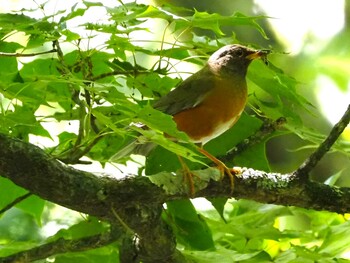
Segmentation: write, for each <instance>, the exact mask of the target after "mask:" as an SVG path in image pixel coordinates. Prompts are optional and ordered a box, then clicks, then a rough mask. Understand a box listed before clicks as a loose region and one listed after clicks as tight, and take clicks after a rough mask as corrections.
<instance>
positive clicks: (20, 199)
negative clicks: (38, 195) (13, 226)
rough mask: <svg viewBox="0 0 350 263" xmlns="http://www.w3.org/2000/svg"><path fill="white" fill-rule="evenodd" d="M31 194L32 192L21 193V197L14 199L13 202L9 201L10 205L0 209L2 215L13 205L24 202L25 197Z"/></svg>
mask: <svg viewBox="0 0 350 263" xmlns="http://www.w3.org/2000/svg"><path fill="white" fill-rule="evenodd" d="M31 195H32V193H26V194H24V195H21V196H20V197H17V198H16V199H15V200H13V201H12V202H11V203H9V204H8V205H6V206H5V207H4V208H2V209H1V210H0V215H2V214H3V213H5V212H6V211H7V210H10V209H11V208H12V207H14V206H15V205H17V204H18V203H20V202H22V201H23V200H24V199H27V198H28V197H29V196H31Z"/></svg>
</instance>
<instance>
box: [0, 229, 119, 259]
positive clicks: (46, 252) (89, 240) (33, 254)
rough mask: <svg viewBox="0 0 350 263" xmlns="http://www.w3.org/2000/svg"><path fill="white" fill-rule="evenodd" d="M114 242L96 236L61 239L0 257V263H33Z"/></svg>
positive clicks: (109, 237) (108, 236)
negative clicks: (33, 262)
mask: <svg viewBox="0 0 350 263" xmlns="http://www.w3.org/2000/svg"><path fill="white" fill-rule="evenodd" d="M114 241H115V239H114V238H112V237H111V236H110V235H96V236H90V237H84V238H80V239H75V240H66V239H64V238H59V239H58V240H56V241H53V242H50V243H47V244H44V245H41V246H38V247H35V248H32V249H29V250H26V251H22V252H19V253H17V254H14V255H11V256H7V257H0V262H2V263H16V262H32V261H36V260H40V259H45V258H47V257H49V256H52V255H56V254H60V253H67V252H79V251H86V250H89V249H95V248H99V247H103V246H106V245H109V244H111V243H112V242H114Z"/></svg>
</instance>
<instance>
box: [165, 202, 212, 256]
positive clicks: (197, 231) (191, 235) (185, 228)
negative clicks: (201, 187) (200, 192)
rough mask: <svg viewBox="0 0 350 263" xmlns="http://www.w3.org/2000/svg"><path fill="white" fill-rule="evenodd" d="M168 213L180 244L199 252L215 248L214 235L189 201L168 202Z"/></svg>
mask: <svg viewBox="0 0 350 263" xmlns="http://www.w3.org/2000/svg"><path fill="white" fill-rule="evenodd" d="M167 211H168V213H169V215H171V217H172V219H171V220H173V223H174V224H175V229H174V231H175V232H176V235H177V240H178V242H180V243H183V244H184V245H185V246H188V247H189V248H192V249H198V250H208V249H213V248H214V242H213V239H212V234H211V231H210V229H209V228H208V225H207V224H206V222H205V218H203V217H202V216H201V215H199V214H197V212H196V210H195V208H194V206H193V204H192V203H191V202H190V201H189V200H179V201H172V202H168V203H167Z"/></svg>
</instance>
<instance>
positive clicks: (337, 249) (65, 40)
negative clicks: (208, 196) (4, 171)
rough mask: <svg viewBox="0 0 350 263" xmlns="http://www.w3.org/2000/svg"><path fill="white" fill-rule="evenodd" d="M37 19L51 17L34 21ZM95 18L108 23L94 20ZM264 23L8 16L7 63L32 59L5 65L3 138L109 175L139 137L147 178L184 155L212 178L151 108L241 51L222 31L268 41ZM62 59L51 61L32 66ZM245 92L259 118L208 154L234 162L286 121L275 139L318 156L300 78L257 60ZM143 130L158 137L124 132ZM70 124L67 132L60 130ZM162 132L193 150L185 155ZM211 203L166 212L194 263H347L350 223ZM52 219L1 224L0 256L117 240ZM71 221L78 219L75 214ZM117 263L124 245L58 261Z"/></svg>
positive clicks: (92, 222)
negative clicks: (249, 143) (264, 129)
mask: <svg viewBox="0 0 350 263" xmlns="http://www.w3.org/2000/svg"><path fill="white" fill-rule="evenodd" d="M38 10H39V11H42V12H43V14H44V15H42V16H41V17H40V18H34V16H33V13H34V12H35V11H38ZM97 11H98V12H104V14H105V15H103V16H101V19H100V20H97V21H91V20H89V17H91V14H93V13H94V12H97ZM264 19H267V18H265V17H262V16H259V17H249V16H245V15H243V14H241V13H239V12H237V13H234V14H232V15H231V16H223V15H220V14H216V13H215V14H211V13H207V12H200V11H193V10H188V9H185V8H181V7H175V6H171V5H164V6H162V7H157V6H152V5H144V4H138V3H135V2H128V3H122V2H120V3H119V4H116V5H115V6H110V7H106V6H103V4H102V3H100V2H88V1H81V2H79V4H78V3H75V4H73V5H72V6H71V7H70V8H67V9H66V10H56V11H55V12H54V13H52V11H51V10H49V12H48V10H46V7H45V4H43V5H40V6H38V7H37V10H21V11H20V12H17V13H11V14H0V29H1V30H0V37H1V42H0V51H1V52H6V53H16V52H17V53H21V54H33V56H30V57H29V58H25V57H21V55H18V56H0V132H1V133H4V134H9V135H11V136H13V137H17V138H20V139H22V140H25V141H36V140H39V139H38V137H45V138H48V139H49V141H50V145H49V146H46V147H44V148H45V150H46V151H47V152H48V153H50V154H51V155H52V156H53V157H54V158H57V159H59V160H61V161H63V162H65V163H68V164H78V163H81V162H84V161H85V160H86V159H84V158H83V157H88V158H89V161H90V160H91V161H94V162H99V163H100V164H101V165H102V166H106V165H107V164H108V163H109V162H110V158H111V157H112V156H113V155H114V154H115V153H116V152H118V150H120V149H122V148H123V147H125V145H127V144H128V143H130V141H132V140H133V139H134V138H135V136H136V134H137V132H142V133H143V136H144V137H145V140H149V141H153V142H156V143H157V144H159V145H161V146H162V147H158V148H156V149H155V150H154V151H153V152H152V153H151V155H150V156H149V157H148V158H147V160H146V163H145V164H144V165H141V167H140V168H139V173H140V174H141V173H142V172H144V173H146V174H147V175H151V174H155V173H158V172H162V171H176V170H178V169H179V163H178V161H177V157H176V155H175V154H174V153H176V154H178V155H181V156H183V157H185V158H186V159H188V161H189V162H188V163H189V166H190V167H191V168H198V167H203V165H204V163H205V162H207V161H206V160H205V159H204V158H203V157H202V156H201V155H199V154H198V153H197V152H196V151H195V149H194V145H192V144H191V143H190V142H188V140H187V137H186V136H185V135H184V134H183V133H181V132H179V131H177V129H176V125H175V124H174V122H173V121H172V119H171V117H170V116H167V115H165V114H163V113H160V112H158V111H156V110H154V109H153V108H152V107H151V106H150V105H151V103H152V101H153V100H155V99H157V98H159V97H160V96H162V95H164V94H166V93H167V92H168V91H169V90H170V89H172V88H173V87H174V86H176V84H177V83H178V82H179V81H180V79H181V78H183V77H185V73H186V72H184V71H183V70H182V68H183V67H188V66H189V65H190V66H192V67H200V66H202V65H203V63H204V61H205V59H206V58H207V57H208V56H209V54H210V53H212V52H213V51H214V50H216V49H217V47H218V46H222V45H225V44H228V43H233V42H239V40H238V39H236V36H235V35H232V36H227V35H225V33H224V32H223V29H222V28H223V27H227V26H236V27H242V26H248V27H251V28H253V29H254V30H256V33H257V34H260V35H261V36H262V37H263V38H266V39H267V38H268V36H267V34H266V33H265V31H264V29H263V28H262V27H261V26H260V24H259V22H260V21H262V20H264ZM77 21H78V22H77ZM159 32H161V33H160V34H159ZM203 32H204V33H207V34H206V35H205V34H203ZM210 36H211V37H210ZM251 45H254V46H256V43H251ZM51 49H53V50H52V53H48V54H44V55H40V56H34V54H35V53H38V52H42V51H48V50H51ZM324 63H326V62H324ZM327 63H329V62H327ZM191 71H192V69H191ZM329 74H332V73H329ZM248 81H249V85H250V86H251V87H252V89H251V94H250V97H249V102H250V105H252V108H253V109H254V111H253V110H251V109H247V111H246V113H245V114H244V115H243V117H242V118H241V119H240V121H239V122H238V123H237V125H236V126H235V127H234V128H233V129H232V130H230V131H228V132H227V133H226V134H224V135H223V136H221V137H220V138H217V139H216V140H215V141H212V142H210V143H209V144H208V146H207V149H209V150H210V152H212V153H213V154H215V155H222V154H225V153H226V152H227V151H228V150H230V149H232V148H233V147H234V146H235V145H236V144H237V143H239V142H240V141H242V140H244V139H245V138H247V137H248V136H249V135H252V134H254V132H255V131H256V130H258V129H259V127H260V125H261V124H262V122H263V121H264V119H265V118H269V119H277V118H279V117H282V116H283V117H285V118H286V119H287V123H288V124H287V125H286V130H285V131H284V132H278V133H276V134H274V135H273V136H278V135H279V136H284V135H285V134H286V133H292V134H296V135H298V136H300V137H302V139H305V140H307V141H308V143H309V145H312V146H315V145H316V144H317V143H319V142H320V141H321V139H322V138H323V137H324V135H322V134H320V133H318V132H316V131H315V130H312V129H311V128H310V127H307V126H305V125H304V124H303V121H302V119H303V117H302V116H301V113H302V112H314V111H315V110H314V109H313V108H312V107H311V106H310V105H311V104H310V103H309V102H308V101H307V100H306V99H305V98H304V97H302V96H301V95H300V94H299V93H298V91H297V90H298V81H297V80H295V79H294V78H292V77H290V76H288V75H287V74H285V73H284V72H283V71H282V70H281V69H280V68H278V67H277V66H276V65H275V64H274V62H273V61H270V63H269V65H265V64H264V63H263V61H256V62H254V63H253V64H252V66H251V67H250V70H249V73H248ZM309 117H310V116H309ZM139 122H141V123H144V124H147V126H149V127H150V128H152V132H150V131H143V130H140V129H139V128H137V127H136V126H131V127H129V128H126V127H128V125H129V124H130V123H139ZM50 125H54V126H53V127H54V128H50ZM60 125H61V127H64V128H63V129H58V128H55V127H60ZM69 126H70V127H72V128H70V130H69V131H67V130H65V129H66V127H69ZM51 127H52V126H51ZM163 134H170V135H172V136H174V137H177V138H181V140H182V141H185V142H187V143H186V144H177V143H174V142H172V141H171V140H169V139H167V138H166V137H164V136H163ZM265 144H266V141H264V142H261V143H260V144H258V145H255V146H253V147H252V148H250V149H249V150H247V151H245V152H243V153H242V154H241V155H240V156H238V157H237V158H236V159H235V164H236V165H240V166H248V167H252V168H256V169H263V170H266V171H267V170H269V161H268V160H267V158H266V153H265ZM347 147H348V146H344V145H341V150H342V151H343V152H347ZM339 148H340V146H339ZM81 158H83V159H82V160H81ZM126 160H130V158H127V159H125V160H124V162H125V161H126ZM0 189H2V191H0V207H5V206H6V205H7V204H9V203H11V202H12V201H13V200H15V199H16V198H17V197H19V196H21V195H23V194H25V193H26V191H25V190H24V189H21V188H19V187H18V186H16V185H14V184H12V183H11V182H9V181H8V180H7V179H3V178H0ZM210 201H211V202H212V204H213V205H214V206H210V209H209V210H204V211H200V209H198V207H195V206H194V205H193V203H192V202H191V201H189V200H182V201H178V202H169V203H168V204H167V206H166V209H165V211H164V214H163V219H164V220H165V221H166V222H167V223H168V224H169V225H171V227H172V228H173V230H174V233H175V234H176V237H177V242H178V248H179V249H181V250H182V251H183V253H184V254H185V255H186V256H187V257H188V258H189V259H193V260H194V261H195V262H214V261H218V262H234V261H237V262H272V261H273V262H314V261H317V262H342V260H343V259H342V258H343V257H345V256H346V253H347V252H348V246H349V242H350V241H349V233H348V232H349V230H348V229H349V226H348V221H347V215H344V216H342V215H338V214H334V213H329V212H315V211H307V210H304V209H298V208H293V207H280V206H273V205H263V204H257V203H254V202H251V201H246V200H239V201H236V200H228V201H227V200H221V199H220V200H219V199H217V200H210ZM214 207H215V209H214ZM54 208H57V207H56V206H54V205H53V204H51V203H49V202H47V201H44V200H42V199H40V198H38V197H31V198H28V199H27V200H25V201H23V202H21V203H20V204H18V205H16V207H15V208H13V209H11V210H9V211H7V212H6V213H5V214H4V215H3V216H2V218H1V219H0V233H1V234H0V242H1V247H0V256H6V255H9V254H12V253H15V252H18V251H22V250H25V249H28V248H31V247H34V246H37V245H39V244H41V243H42V242H49V241H52V240H55V239H58V238H59V237H65V238H67V239H76V238H78V237H82V236H89V235H93V234H98V233H104V232H106V231H108V227H109V226H108V225H106V223H105V222H100V221H98V220H96V219H94V218H82V217H80V216H77V215H76V214H74V215H73V216H69V217H72V218H73V220H68V219H60V216H57V215H55V211H56V210H55V209H54ZM66 213H67V214H66V215H67V217H68V214H69V213H72V212H66ZM50 224H53V225H56V228H62V229H61V230H60V231H59V232H58V233H56V234H55V235H53V236H51V237H49V238H48V237H47V233H45V229H46V228H47V226H48V225H50ZM64 228H67V229H66V230H63V229H64ZM92 229H93V230H92ZM117 254H118V251H117V249H116V247H115V244H113V245H109V246H106V247H103V248H99V249H96V250H90V251H87V252H78V253H66V254H61V255H58V256H56V261H55V262H77V261H79V262H101V261H102V262H112V261H113V262H116V261H115V260H116V259H115V258H116V255H117ZM344 262H345V261H344Z"/></svg>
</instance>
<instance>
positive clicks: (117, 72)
mask: <svg viewBox="0 0 350 263" xmlns="http://www.w3.org/2000/svg"><path fill="white" fill-rule="evenodd" d="M147 73H149V71H135V70H129V71H125V70H114V71H111V72H106V73H102V74H100V75H97V76H94V77H91V78H90V79H89V80H90V81H96V80H99V79H103V78H106V77H110V76H115V75H135V74H136V75H139V74H147Z"/></svg>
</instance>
